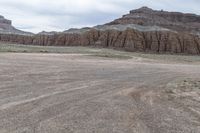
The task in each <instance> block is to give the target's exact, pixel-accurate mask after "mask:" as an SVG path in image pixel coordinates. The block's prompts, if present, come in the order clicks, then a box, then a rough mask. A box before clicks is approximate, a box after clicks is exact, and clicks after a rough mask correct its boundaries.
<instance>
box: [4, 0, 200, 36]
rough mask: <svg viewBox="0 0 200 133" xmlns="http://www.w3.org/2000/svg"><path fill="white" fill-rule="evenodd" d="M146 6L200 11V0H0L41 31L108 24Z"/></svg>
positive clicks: (18, 23)
mask: <svg viewBox="0 0 200 133" xmlns="http://www.w3.org/2000/svg"><path fill="white" fill-rule="evenodd" d="M142 6H148V7H150V8H153V9H156V10H161V9H163V10H167V11H179V12H185V13H195V14H199V15H200V0H0V15H2V16H4V17H5V18H7V19H10V20H12V23H13V25H14V26H15V27H16V28H18V29H20V30H24V31H30V32H34V33H38V32H40V31H64V30H67V29H69V28H81V27H90V26H95V25H98V24H104V23H107V22H110V21H112V20H114V19H116V18H119V17H121V16H122V15H124V14H127V13H128V12H129V11H130V10H132V9H137V8H140V7H142Z"/></svg>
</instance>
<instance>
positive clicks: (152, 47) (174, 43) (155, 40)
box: [0, 7, 200, 55]
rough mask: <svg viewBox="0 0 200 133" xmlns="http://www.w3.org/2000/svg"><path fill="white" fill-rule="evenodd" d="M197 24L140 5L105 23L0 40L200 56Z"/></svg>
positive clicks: (0, 36)
mask: <svg viewBox="0 0 200 133" xmlns="http://www.w3.org/2000/svg"><path fill="white" fill-rule="evenodd" d="M8 23H9V21H8ZM10 24H11V23H10ZM199 27H200V16H198V15H194V14H183V13H176V12H165V11H162V10H161V11H155V10H152V9H150V8H147V7H142V8H140V9H137V10H132V11H130V14H128V15H124V16H123V17H122V18H120V19H117V20H114V21H113V22H110V23H107V24H105V25H99V26H95V27H92V28H82V29H69V30H67V31H64V32H49V33H48V32H41V33H39V34H36V35H22V34H14V33H13V34H0V40H1V41H6V42H13V43H20V44H26V45H30V44H32V45H44V46H47V45H48V46H49V45H55V46H101V47H109V48H117V49H124V50H127V51H142V52H154V53H181V54H196V55H200V36H199V31H200V29H199Z"/></svg>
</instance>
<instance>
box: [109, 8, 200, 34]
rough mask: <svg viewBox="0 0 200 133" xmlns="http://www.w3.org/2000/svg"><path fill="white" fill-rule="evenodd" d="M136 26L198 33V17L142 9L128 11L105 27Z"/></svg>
mask: <svg viewBox="0 0 200 133" xmlns="http://www.w3.org/2000/svg"><path fill="white" fill-rule="evenodd" d="M117 24H124V25H126V24H138V25H144V26H154V25H156V26H160V27H164V28H168V29H171V30H175V31H181V32H182V31H184V32H200V16H199V15H195V14H190V13H185V14H184V13H180V12H168V11H163V10H160V11H157V10H153V9H150V8H148V7H142V8H139V9H136V10H132V11H130V13H129V14H127V15H123V17H122V18H119V19H116V20H114V21H112V22H110V23H108V24H107V25H117Z"/></svg>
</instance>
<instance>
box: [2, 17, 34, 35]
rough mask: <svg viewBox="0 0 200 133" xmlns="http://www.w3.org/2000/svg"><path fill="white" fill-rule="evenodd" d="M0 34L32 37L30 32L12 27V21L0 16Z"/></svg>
mask: <svg viewBox="0 0 200 133" xmlns="http://www.w3.org/2000/svg"><path fill="white" fill-rule="evenodd" d="M0 33H1V34H20V35H33V34H32V33H30V32H24V31H21V30H18V29H16V28H15V27H13V26H12V21H11V20H8V19H5V18H4V17H3V16H0Z"/></svg>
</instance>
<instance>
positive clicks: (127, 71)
mask: <svg viewBox="0 0 200 133" xmlns="http://www.w3.org/2000/svg"><path fill="white" fill-rule="evenodd" d="M0 51H1V52H0V133H199V131H200V57H199V56H185V55H155V54H143V53H129V52H123V51H116V50H110V49H97V48H84V47H68V48H61V47H60V48H59V47H37V46H23V45H18V46H16V45H10V44H6V45H0Z"/></svg>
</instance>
